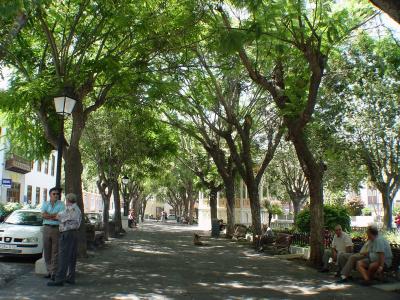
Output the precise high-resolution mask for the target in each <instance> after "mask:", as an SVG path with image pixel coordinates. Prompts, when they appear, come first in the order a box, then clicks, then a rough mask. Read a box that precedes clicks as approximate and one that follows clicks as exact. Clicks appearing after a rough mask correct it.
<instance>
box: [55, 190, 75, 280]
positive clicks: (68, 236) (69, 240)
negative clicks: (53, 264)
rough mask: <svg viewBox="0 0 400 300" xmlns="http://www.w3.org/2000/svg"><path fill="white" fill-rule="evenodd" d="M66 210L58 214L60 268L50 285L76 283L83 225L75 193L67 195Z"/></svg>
mask: <svg viewBox="0 0 400 300" xmlns="http://www.w3.org/2000/svg"><path fill="white" fill-rule="evenodd" d="M65 200H66V207H65V210H64V211H62V212H61V213H59V214H58V215H57V219H58V220H59V221H60V240H59V252H58V268H57V273H56V276H55V281H54V282H53V281H50V282H48V283H47V285H48V286H61V285H64V282H66V283H69V284H75V266H76V257H77V251H78V229H79V226H80V225H81V220H82V214H81V210H80V209H79V207H78V205H77V204H76V201H77V198H76V195H75V194H72V193H71V194H68V195H66V196H65Z"/></svg>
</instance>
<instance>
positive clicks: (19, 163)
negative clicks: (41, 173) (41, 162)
mask: <svg viewBox="0 0 400 300" xmlns="http://www.w3.org/2000/svg"><path fill="white" fill-rule="evenodd" d="M5 169H6V170H8V171H12V172H16V173H21V174H26V173H29V172H30V171H31V170H32V164H31V162H30V161H29V160H27V159H25V158H22V157H20V156H18V155H15V154H11V156H10V157H9V158H8V159H7V160H6V167H5Z"/></svg>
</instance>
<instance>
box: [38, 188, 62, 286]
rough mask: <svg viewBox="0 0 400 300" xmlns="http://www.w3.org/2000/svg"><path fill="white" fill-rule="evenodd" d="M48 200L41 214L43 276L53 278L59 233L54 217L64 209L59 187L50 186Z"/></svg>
mask: <svg viewBox="0 0 400 300" xmlns="http://www.w3.org/2000/svg"><path fill="white" fill-rule="evenodd" d="M49 195H50V201H45V202H43V204H42V216H43V255H44V261H45V263H46V268H47V273H48V274H47V275H46V276H45V278H51V279H52V280H54V277H55V274H56V272H57V262H58V239H59V235H60V231H59V227H58V226H59V224H60V222H59V221H58V220H57V219H56V218H55V217H56V216H57V214H58V213H59V212H61V211H63V210H64V203H62V202H61V200H60V199H61V197H60V195H61V189H58V188H51V189H50V191H49Z"/></svg>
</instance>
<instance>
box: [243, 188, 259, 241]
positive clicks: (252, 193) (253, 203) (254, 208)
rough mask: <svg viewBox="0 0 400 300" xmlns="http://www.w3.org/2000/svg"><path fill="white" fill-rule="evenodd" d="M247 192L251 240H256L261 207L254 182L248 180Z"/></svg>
mask: <svg viewBox="0 0 400 300" xmlns="http://www.w3.org/2000/svg"><path fill="white" fill-rule="evenodd" d="M246 184H247V191H248V193H249V199H250V209H251V225H252V226H253V238H254V240H256V238H255V236H256V235H257V236H261V234H262V230H261V207H260V195H259V192H258V186H257V184H256V183H255V182H254V180H248V181H247V182H246Z"/></svg>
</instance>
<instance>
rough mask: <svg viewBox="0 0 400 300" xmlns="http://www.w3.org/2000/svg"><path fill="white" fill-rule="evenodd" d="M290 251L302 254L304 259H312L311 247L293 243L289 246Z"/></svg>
mask: <svg viewBox="0 0 400 300" xmlns="http://www.w3.org/2000/svg"><path fill="white" fill-rule="evenodd" d="M289 252H290V253H291V254H302V255H303V258H304V259H307V260H308V259H310V247H300V246H295V245H291V246H290V247H289Z"/></svg>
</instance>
